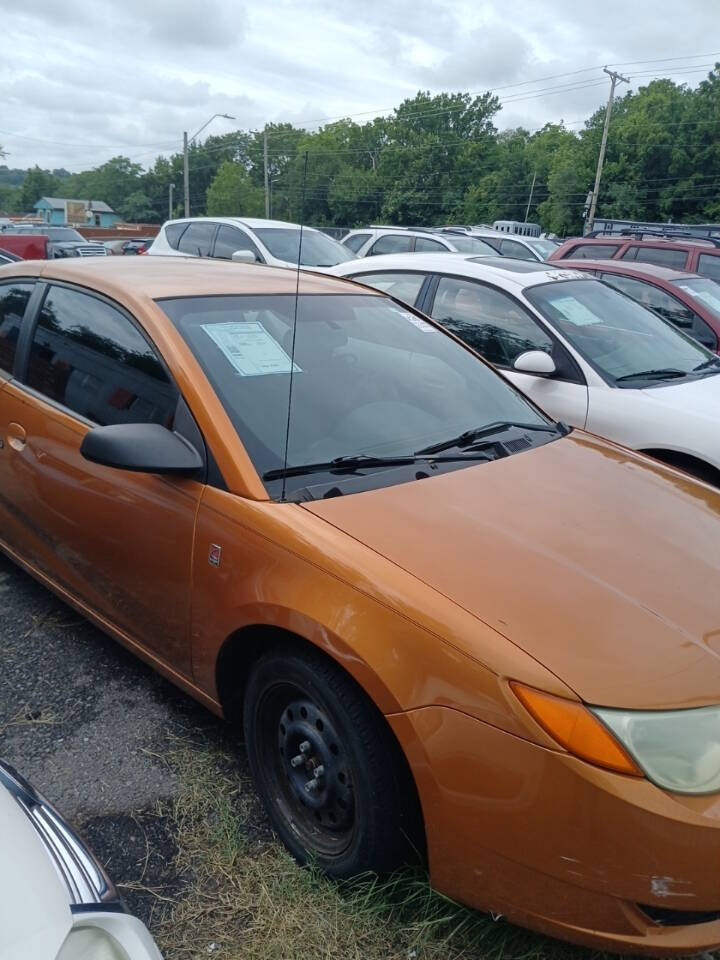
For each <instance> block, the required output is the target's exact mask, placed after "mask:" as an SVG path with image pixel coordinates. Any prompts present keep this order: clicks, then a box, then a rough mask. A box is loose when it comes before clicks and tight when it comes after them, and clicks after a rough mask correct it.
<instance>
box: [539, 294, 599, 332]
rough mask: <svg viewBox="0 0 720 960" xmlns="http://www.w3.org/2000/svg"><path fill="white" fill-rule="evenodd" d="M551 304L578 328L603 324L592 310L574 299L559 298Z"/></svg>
mask: <svg viewBox="0 0 720 960" xmlns="http://www.w3.org/2000/svg"><path fill="white" fill-rule="evenodd" d="M551 303H552V305H553V306H554V307H555V308H556V309H558V310H559V311H560V313H561V314H562V315H563V316H564V317H565V319H566V320H569V321H570V323H574V324H575V326H576V327H584V326H587V325H588V324H591V323H601V322H602V321H601V320H600V317H596V316H595V314H594V313H593V312H592V310H588V308H587V307H586V306H585V304H584V303H580V301H579V300H576V299H575V298H574V297H559V298H558V299H557V300H551Z"/></svg>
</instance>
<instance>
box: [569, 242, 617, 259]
mask: <svg viewBox="0 0 720 960" xmlns="http://www.w3.org/2000/svg"><path fill="white" fill-rule="evenodd" d="M617 250H618V244H617V243H580V244H578V245H577V246H576V247H573V248H572V250H571V251H570V253H566V254H565V256H566V257H572V258H573V259H574V260H612V258H613V257H614V256H615V254H616V253H617Z"/></svg>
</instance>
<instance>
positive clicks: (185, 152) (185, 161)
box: [183, 130, 190, 217]
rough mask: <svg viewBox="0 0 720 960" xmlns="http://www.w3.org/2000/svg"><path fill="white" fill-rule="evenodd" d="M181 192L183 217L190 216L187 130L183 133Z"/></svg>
mask: <svg viewBox="0 0 720 960" xmlns="http://www.w3.org/2000/svg"><path fill="white" fill-rule="evenodd" d="M183 190H184V192H185V216H186V217H189V216H190V161H189V158H188V136H187V130H186V131H185V132H184V133H183Z"/></svg>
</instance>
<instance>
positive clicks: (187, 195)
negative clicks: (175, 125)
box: [183, 113, 235, 217]
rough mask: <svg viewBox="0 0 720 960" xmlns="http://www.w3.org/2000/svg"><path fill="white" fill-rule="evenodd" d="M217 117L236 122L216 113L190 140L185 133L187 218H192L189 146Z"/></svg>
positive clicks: (184, 178) (184, 179)
mask: <svg viewBox="0 0 720 960" xmlns="http://www.w3.org/2000/svg"><path fill="white" fill-rule="evenodd" d="M216 117H224V118H225V120H234V119H235V117H231V116H230V114H229V113H214V114H213V115H212V116H211V117H210V119H209V120H206V121H205V123H204V124H203V125H202V126H201V127H200V129H199V130H198V131H197V133H194V134H193V135H192V136H191V137H190V139H189V140H188V135H187V130H185V132H184V133H183V186H184V191H185V216H186V217H189V216H190V160H189V157H188V146H189V144H191V143H192V142H193V140H194V139H195V138H196V137H198V136H199V135H200V134H201V133H202V132H203V130H204V129H205V127H207V125H208V124H210V123H212V122H213V120H214V119H215V118H216Z"/></svg>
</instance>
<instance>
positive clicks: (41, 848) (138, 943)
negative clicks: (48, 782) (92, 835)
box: [0, 761, 162, 960]
mask: <svg viewBox="0 0 720 960" xmlns="http://www.w3.org/2000/svg"><path fill="white" fill-rule="evenodd" d="M0 850H2V857H0V903H1V904H2V910H0V957H2V960H89V958H98V960H100V958H103V960H162V958H161V956H160V952H159V950H158V949H157V947H156V946H155V943H154V942H153V939H152V937H151V936H150V934H149V933H148V931H147V928H146V927H145V925H144V924H143V923H141V921H140V920H138V919H137V918H136V917H133V916H131V915H130V914H129V913H127V911H126V909H125V906H124V904H123V903H122V901H121V900H120V897H119V896H118V893H117V890H116V889H115V887H114V886H113V885H112V883H111V881H110V880H109V879H108V878H107V876H106V874H105V871H104V870H103V868H102V866H101V864H100V863H99V862H98V860H97V859H96V858H95V856H94V855H93V854H92V853H91V851H90V850H89V849H88V848H87V846H86V845H85V844H84V843H83V841H82V840H81V839H80V837H79V836H78V835H77V833H75V831H74V830H73V829H72V828H71V827H70V826H69V825H68V824H67V823H66V822H65V820H63V818H62V816H61V815H60V814H59V813H58V812H57V810H55V808H54V807H53V806H51V804H50V803H48V801H47V800H45V799H44V797H42V796H41V795H40V794H39V793H38V792H37V791H36V790H35V789H34V788H33V787H32V786H31V785H30V784H29V783H28V782H27V781H26V780H24V779H23V778H22V777H21V776H20V774H19V773H17V771H16V770H14V769H13V768H12V767H11V766H9V765H8V764H7V763H4V762H3V761H0Z"/></svg>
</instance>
